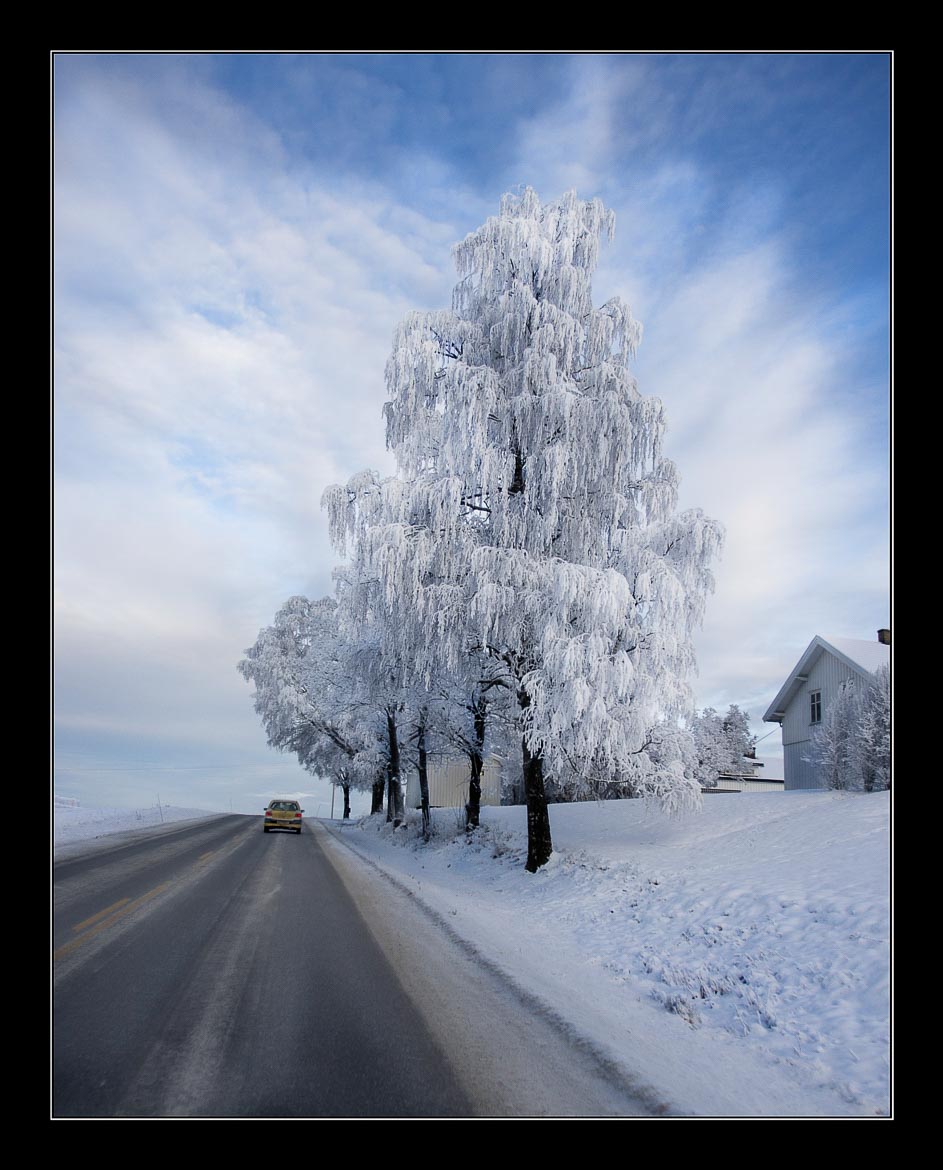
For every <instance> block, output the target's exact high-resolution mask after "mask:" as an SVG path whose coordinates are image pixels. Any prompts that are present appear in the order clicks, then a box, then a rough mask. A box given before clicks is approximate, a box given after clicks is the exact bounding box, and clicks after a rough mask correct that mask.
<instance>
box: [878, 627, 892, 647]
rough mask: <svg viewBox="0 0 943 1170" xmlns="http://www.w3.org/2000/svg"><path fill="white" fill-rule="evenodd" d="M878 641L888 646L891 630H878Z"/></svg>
mask: <svg viewBox="0 0 943 1170" xmlns="http://www.w3.org/2000/svg"><path fill="white" fill-rule="evenodd" d="M878 641H879V642H880V643H881V645H882V646H890V644H891V631H890V630H878Z"/></svg>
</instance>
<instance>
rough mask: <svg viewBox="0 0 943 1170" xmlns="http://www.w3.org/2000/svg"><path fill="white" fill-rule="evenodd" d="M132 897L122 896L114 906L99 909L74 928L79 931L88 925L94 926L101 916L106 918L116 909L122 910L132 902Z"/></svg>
mask: <svg viewBox="0 0 943 1170" xmlns="http://www.w3.org/2000/svg"><path fill="white" fill-rule="evenodd" d="M130 901H131V899H130V898H121V899H119V900H118V901H117V902H115V904H114V905H113V906H106V907H105V909H104V910H99V911H98V913H97V914H93V915H92V916H91V918H86V919H85V921H84V922H80V923H79V924H78V926H73V927H72V929H73V930H74V931H75V932H76V933H78V932H79V931H80V930H85V928H86V927H87V926H94V925H95V923H96V922H97V921H98V920H99V918H105V917H107V916H108V915H109V914H111V913H113V912H114V911H115V910H120V909H121V907H122V906H125V905H127V903H128V902H130Z"/></svg>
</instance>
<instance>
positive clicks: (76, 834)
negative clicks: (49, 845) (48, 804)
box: [53, 796, 218, 846]
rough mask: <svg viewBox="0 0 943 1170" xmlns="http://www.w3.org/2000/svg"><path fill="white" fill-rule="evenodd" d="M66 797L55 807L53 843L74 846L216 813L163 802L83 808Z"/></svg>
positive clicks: (56, 803) (60, 799)
mask: <svg viewBox="0 0 943 1170" xmlns="http://www.w3.org/2000/svg"><path fill="white" fill-rule="evenodd" d="M65 799H66V798H63V797H60V796H57V797H55V803H54V808H53V844H54V845H55V846H59V845H71V844H72V843H73V842H75V841H86V840H89V839H90V838H93V837H104V836H105V835H106V834H108V833H126V832H128V831H129V830H131V829H147V828H150V827H151V826H153V825H166V824H170V823H171V822H172V821H192V820H198V819H199V818H200V817H211V816H216V815H218V814H216V813H208V812H204V811H203V810H202V809H197V808H177V807H176V806H174V805H167V804H165V805H163V806H162V807H161V808H158V807H157V806H156V805H155V806H154V807H153V808H83V807H82V806H81V805H80V804H78V803H77V802H76V803H75V804H67V803H65Z"/></svg>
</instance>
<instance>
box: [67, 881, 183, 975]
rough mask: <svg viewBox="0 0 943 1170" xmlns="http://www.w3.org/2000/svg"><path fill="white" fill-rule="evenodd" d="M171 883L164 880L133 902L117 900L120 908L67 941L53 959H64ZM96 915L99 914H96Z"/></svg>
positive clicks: (110, 908) (111, 908)
mask: <svg viewBox="0 0 943 1170" xmlns="http://www.w3.org/2000/svg"><path fill="white" fill-rule="evenodd" d="M170 884H171V883H170V882H163V883H161V885H159V886H155V887H154V888H153V890H148V891H147V893H146V894H142V895H141V896H140V898H135V900H134V901H133V902H128V901H127V899H125V902H126V904H125V905H124V906H120V903H118V902H116V903H115V905H116V906H120V909H118V910H114V912H113V913H112V914H110V915H109V916H108V917H107V918H102V919H101V921H100V922H98V923H96V925H94V926H92V927H90V928H89V929H88V930H86V931H85V933H84V934H82V935H80V936H79V937H78V938H74V939H73V940H72V941H71V942H67V943H66V944H65V945H64V946H61V947H59V949H58V950H57V951H54V952H53V955H52V957H53V959H54V960H55V961H56V962H58V961H59V960H60V959H64V958H65V957H66V955H70V954H71V953H72V952H73V951H74V950H75V949H76V948H77V947H80V946H81V945H82V943H84V942H88V940H89V939H90V938H94V937H95V935H96V934H101V932H102V931H103V930H107V929H108V927H109V926H113V925H114V924H115V923H116V922H117V921H118V920H119V919H120V918H124V916H125V915H126V914H130V913H131V911H132V910H137V908H138V907H139V906H143V905H144V903H145V902H149V901H150V900H151V898H155V897H156V896H157V895H158V894H159V893H161V892H162V891H163V890H166V889H167V887H168V886H169V885H170ZM108 909H109V910H113V907H111V906H109V907H108ZM96 917H98V916H97V915H96Z"/></svg>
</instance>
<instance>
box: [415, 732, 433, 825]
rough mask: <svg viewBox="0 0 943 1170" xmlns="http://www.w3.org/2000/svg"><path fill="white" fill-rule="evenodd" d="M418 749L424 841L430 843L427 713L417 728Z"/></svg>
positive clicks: (430, 819)
mask: <svg viewBox="0 0 943 1170" xmlns="http://www.w3.org/2000/svg"><path fill="white" fill-rule="evenodd" d="M416 747H417V749H418V752H419V804H420V807H421V808H422V839H423V841H428V840H429V838H430V836H431V835H432V834H431V827H432V818H431V816H430V814H429V771H428V769H427V767H426V713H425V711H423V713H422V714H421V715H420V716H419V725H418V727H417V728H416Z"/></svg>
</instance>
